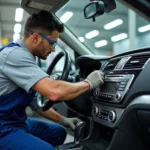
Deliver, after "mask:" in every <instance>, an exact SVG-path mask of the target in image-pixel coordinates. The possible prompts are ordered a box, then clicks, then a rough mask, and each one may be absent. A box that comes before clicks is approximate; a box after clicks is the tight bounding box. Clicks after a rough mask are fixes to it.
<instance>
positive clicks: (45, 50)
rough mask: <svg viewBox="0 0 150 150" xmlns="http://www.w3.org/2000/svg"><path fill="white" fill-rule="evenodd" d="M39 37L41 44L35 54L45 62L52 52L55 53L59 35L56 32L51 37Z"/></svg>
mask: <svg viewBox="0 0 150 150" xmlns="http://www.w3.org/2000/svg"><path fill="white" fill-rule="evenodd" d="M38 36H39V42H38V44H37V45H36V48H35V50H34V52H35V55H36V56H38V57H40V58H41V59H44V60H45V59H47V57H48V55H49V54H50V53H51V52H54V51H55V47H54V45H55V44H57V43H56V42H57V40H58V37H59V33H58V31H57V30H54V31H52V33H51V34H49V35H48V34H47V35H46V34H43V33H38Z"/></svg>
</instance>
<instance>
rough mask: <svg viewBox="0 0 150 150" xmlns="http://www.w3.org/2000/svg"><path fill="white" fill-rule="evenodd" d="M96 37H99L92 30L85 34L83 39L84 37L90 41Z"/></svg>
mask: <svg viewBox="0 0 150 150" xmlns="http://www.w3.org/2000/svg"><path fill="white" fill-rule="evenodd" d="M98 35H99V31H97V30H93V31H91V32H89V33H87V34H86V35H85V37H86V38H87V39H92V38H93V37H95V36H98Z"/></svg>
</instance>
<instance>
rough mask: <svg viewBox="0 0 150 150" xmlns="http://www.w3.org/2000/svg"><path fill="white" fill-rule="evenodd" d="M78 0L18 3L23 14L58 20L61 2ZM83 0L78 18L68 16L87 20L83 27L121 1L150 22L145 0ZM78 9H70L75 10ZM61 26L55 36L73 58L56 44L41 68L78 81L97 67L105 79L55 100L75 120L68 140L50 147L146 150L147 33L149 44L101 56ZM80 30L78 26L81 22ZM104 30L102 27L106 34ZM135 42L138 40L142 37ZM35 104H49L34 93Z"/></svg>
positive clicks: (149, 117) (149, 106) (149, 139)
mask: <svg viewBox="0 0 150 150" xmlns="http://www.w3.org/2000/svg"><path fill="white" fill-rule="evenodd" d="M80 1H81V0H80ZM80 1H79V0H78V1H73V0H22V1H21V7H22V8H23V9H24V10H25V11H26V12H27V13H28V14H31V13H34V12H37V11H39V10H41V9H45V10H48V11H50V12H52V13H53V15H55V17H56V18H57V19H59V18H60V15H61V14H62V11H64V10H65V9H67V6H68V8H69V5H70V6H71V5H74V4H75V3H76V5H81V4H80ZM83 1H84V2H83V4H82V5H83V6H84V7H82V8H81V9H82V13H83V14H82V18H83V19H82V20H80V21H79V20H72V23H74V22H76V24H80V23H82V22H83V23H84V22H86V21H88V22H90V23H89V26H87V28H90V25H91V24H94V25H96V26H99V18H104V17H105V14H108V15H111V13H113V11H115V9H117V7H118V5H117V4H119V5H120V4H121V5H123V6H124V7H125V8H126V9H128V8H130V9H132V11H134V12H135V13H136V14H138V15H139V16H141V17H142V18H144V19H145V20H147V21H148V22H149V21H150V1H149V0H118V1H115V0H83ZM70 9H71V8H70ZM74 9H75V8H74ZM78 9H79V8H76V13H78ZM60 21H61V20H60ZM86 23H87V22H86ZM130 25H132V22H131V24H130ZM64 26H65V31H64V33H62V34H61V35H60V41H61V42H64V43H65V44H66V45H68V46H69V47H70V48H71V49H72V50H73V51H74V52H75V58H74V59H72V57H71V56H70V51H68V50H66V49H65V47H63V46H62V50H61V51H60V52H59V53H58V54H57V55H56V56H55V57H54V59H53V60H52V62H51V64H50V66H49V67H48V69H47V73H48V74H49V75H50V77H52V78H53V79H55V80H64V81H68V82H79V81H83V80H84V79H85V78H86V77H87V76H88V74H89V73H91V72H92V71H94V70H101V71H103V72H104V74H105V79H104V84H103V85H102V86H99V87H97V88H95V89H93V90H90V91H87V92H85V93H84V94H82V95H80V96H78V97H77V98H74V99H73V100H71V101H66V102H61V103H62V104H63V105H65V106H64V107H66V108H68V109H69V110H70V111H71V112H72V113H74V114H75V115H77V116H78V117H79V118H80V119H81V121H80V122H78V123H77V124H76V128H75V132H74V141H73V142H69V143H65V144H63V145H59V146H58V147H56V148H55V149H56V150H149V149H150V61H149V60H150V35H148V36H147V41H149V44H148V45H147V46H145V47H142V48H138V49H136V48H135V49H128V50H126V52H120V53H118V54H116V55H111V54H110V55H109V56H108V55H107V56H103V55H100V54H98V53H96V52H95V53H94V50H92V47H90V46H89V45H88V43H87V44H84V43H83V42H81V41H80V40H79V39H78V38H77V36H76V35H75V33H74V32H73V31H72V30H71V28H69V25H67V24H65V23H64ZM72 29H73V28H72ZM81 30H83V31H84V26H82V29H81ZM109 32H110V31H109V30H108V31H107V34H108V35H109ZM77 35H79V33H78V34H77ZM114 40H115V39H114ZM103 42H104V43H101V44H105V43H106V41H103ZM133 42H134V41H133ZM139 42H141V43H142V40H141V41H139ZM131 44H132V43H131ZM123 48H124V46H123V45H120V46H119V49H123ZM61 58H63V59H64V66H63V67H62V71H61V72H55V73H52V72H53V70H54V68H55V66H56V65H57V63H58V62H59V61H60V59H61ZM72 63H74V65H75V66H76V67H75V69H72V68H73V66H72ZM38 105H39V107H40V108H41V109H42V110H43V111H45V110H47V109H48V108H50V107H52V105H55V104H53V102H51V101H50V100H44V98H43V97H39V99H38ZM56 105H57V104H56Z"/></svg>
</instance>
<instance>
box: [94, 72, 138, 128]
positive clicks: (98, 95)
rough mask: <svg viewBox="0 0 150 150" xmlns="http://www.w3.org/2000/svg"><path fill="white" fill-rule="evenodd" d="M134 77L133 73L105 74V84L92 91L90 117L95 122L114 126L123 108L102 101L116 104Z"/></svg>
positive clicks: (121, 99)
mask: <svg viewBox="0 0 150 150" xmlns="http://www.w3.org/2000/svg"><path fill="white" fill-rule="evenodd" d="M134 78H135V75H134V74H106V75H105V84H104V85H102V86H100V87H97V88H96V89H94V91H93V100H94V102H93V107H92V118H93V120H94V121H95V122H97V123H100V124H102V125H105V126H108V127H114V126H115V124H116V122H117V121H118V120H119V118H120V116H121V115H122V113H123V111H124V110H123V109H121V108H117V107H111V105H109V106H107V105H104V104H103V103H107V104H118V103H120V102H122V101H123V99H124V97H125V95H126V94H127V92H128V91H129V88H130V86H131V84H132V82H133V80H134ZM102 102H103V103H102Z"/></svg>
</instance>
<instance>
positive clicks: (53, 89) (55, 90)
mask: <svg viewBox="0 0 150 150" xmlns="http://www.w3.org/2000/svg"><path fill="white" fill-rule="evenodd" d="M103 78H104V77H103V73H102V72H101V71H93V72H92V73H90V74H89V75H88V77H87V78H86V79H85V80H84V81H82V82H78V83H70V82H65V81H60V80H52V79H50V78H48V77H45V78H43V79H41V80H40V81H38V82H37V83H36V84H35V85H34V86H33V87H32V88H33V89H34V90H35V91H37V92H39V93H40V94H41V95H43V96H44V97H46V98H47V99H50V100H52V101H58V100H70V99H73V98H75V97H77V96H79V95H80V94H82V93H84V92H85V91H87V90H88V89H93V88H95V87H97V86H98V85H101V84H103Z"/></svg>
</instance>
